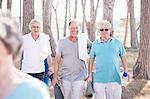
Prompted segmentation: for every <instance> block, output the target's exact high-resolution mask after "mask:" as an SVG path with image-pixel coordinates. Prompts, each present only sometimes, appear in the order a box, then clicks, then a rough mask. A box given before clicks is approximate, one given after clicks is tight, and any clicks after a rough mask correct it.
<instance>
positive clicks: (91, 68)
mask: <svg viewBox="0 0 150 99" xmlns="http://www.w3.org/2000/svg"><path fill="white" fill-rule="evenodd" d="M94 61H95V59H93V58H90V59H89V62H88V78H87V81H92V70H93V65H94Z"/></svg>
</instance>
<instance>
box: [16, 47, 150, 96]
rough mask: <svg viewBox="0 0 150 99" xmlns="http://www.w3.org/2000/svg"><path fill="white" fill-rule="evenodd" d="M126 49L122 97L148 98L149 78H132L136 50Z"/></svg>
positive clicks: (149, 94)
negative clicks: (125, 76)
mask: <svg viewBox="0 0 150 99" xmlns="http://www.w3.org/2000/svg"><path fill="white" fill-rule="evenodd" d="M126 50H127V61H128V70H129V74H130V81H129V82H128V83H127V84H126V85H124V86H122V89H123V93H122V99H150V80H144V79H138V80H135V79H133V78H132V74H133V66H134V64H135V62H136V59H137V56H138V51H137V50H134V49H126ZM17 62H18V61H17ZM17 64H18V66H17V68H20V67H19V64H20V63H17ZM50 92H51V96H52V99H54V97H53V89H52V88H50ZM84 99H85V98H84Z"/></svg>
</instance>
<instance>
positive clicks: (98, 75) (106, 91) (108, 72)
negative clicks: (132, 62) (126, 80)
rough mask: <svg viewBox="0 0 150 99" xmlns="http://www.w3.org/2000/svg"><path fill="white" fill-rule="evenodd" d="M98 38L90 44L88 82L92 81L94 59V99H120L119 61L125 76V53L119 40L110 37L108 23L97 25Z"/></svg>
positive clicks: (109, 25) (105, 21)
mask: <svg viewBox="0 0 150 99" xmlns="http://www.w3.org/2000/svg"><path fill="white" fill-rule="evenodd" d="M97 29H98V32H99V34H100V37H99V38H98V39H97V40H95V41H94V42H93V44H92V48H91V52H90V64H89V68H88V69H89V73H88V79H87V80H88V81H90V80H92V69H93V65H94V61H95V59H96V68H95V69H96V72H95V73H94V75H93V82H94V91H95V99H121V92H122V89H121V78H120V59H121V61H122V64H123V68H124V74H123V76H127V61H126V51H125V48H124V46H123V45H122V44H121V42H120V41H119V40H117V39H116V38H114V37H112V36H110V34H111V32H112V27H111V24H110V22H108V21H107V20H102V21H100V22H99V23H98V24H97Z"/></svg>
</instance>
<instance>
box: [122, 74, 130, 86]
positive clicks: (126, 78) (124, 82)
mask: <svg viewBox="0 0 150 99" xmlns="http://www.w3.org/2000/svg"><path fill="white" fill-rule="evenodd" d="M128 81H129V76H128V72H126V71H125V72H123V75H122V83H123V85H125V84H126V83H127V82H128Z"/></svg>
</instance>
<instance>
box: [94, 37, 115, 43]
mask: <svg viewBox="0 0 150 99" xmlns="http://www.w3.org/2000/svg"><path fill="white" fill-rule="evenodd" d="M112 40H113V37H110V38H109V40H108V42H111V41H112ZM97 42H98V43H104V41H103V40H102V39H101V38H98V40H97Z"/></svg>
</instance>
